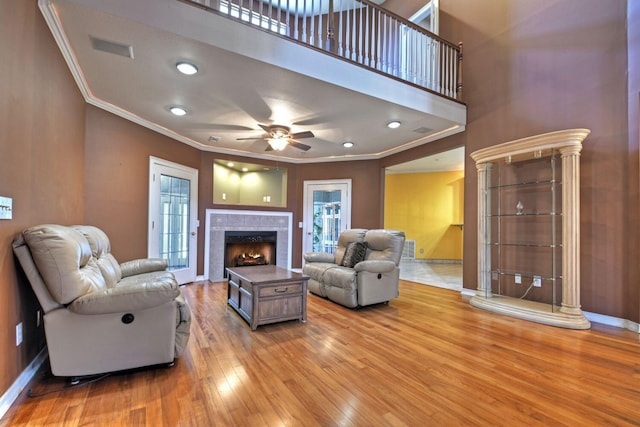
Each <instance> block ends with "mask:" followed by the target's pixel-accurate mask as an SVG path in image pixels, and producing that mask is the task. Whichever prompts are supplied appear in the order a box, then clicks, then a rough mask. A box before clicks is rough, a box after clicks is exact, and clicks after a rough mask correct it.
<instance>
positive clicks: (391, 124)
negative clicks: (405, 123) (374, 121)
mask: <svg viewBox="0 0 640 427" xmlns="http://www.w3.org/2000/svg"><path fill="white" fill-rule="evenodd" d="M401 124H402V123H400V122H399V121H398V120H393V121H391V122H389V123H387V127H388V128H389V129H397V128H399V127H400V125H401Z"/></svg>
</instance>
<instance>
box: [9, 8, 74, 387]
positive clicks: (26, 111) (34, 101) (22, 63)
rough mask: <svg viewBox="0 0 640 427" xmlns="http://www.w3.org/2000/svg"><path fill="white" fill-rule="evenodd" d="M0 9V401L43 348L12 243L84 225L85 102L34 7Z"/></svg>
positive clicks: (33, 301)
mask: <svg viewBox="0 0 640 427" xmlns="http://www.w3.org/2000/svg"><path fill="white" fill-rule="evenodd" d="M0 10H1V11H2V12H1V13H0V58H2V59H1V60H0V77H1V78H0V195H2V196H8V197H12V198H13V219H12V220H3V221H0V325H1V326H0V349H1V350H0V352H1V354H2V356H0V395H1V394H2V393H4V392H5V391H6V390H7V389H8V388H9V387H10V386H11V384H12V383H13V382H14V381H15V380H16V378H17V377H18V375H19V374H20V373H21V372H22V371H23V370H24V369H25V368H26V367H27V365H28V364H29V363H30V362H31V361H32V360H33V358H34V357H35V356H36V355H37V354H38V352H39V351H40V349H42V347H43V344H44V334H43V331H42V330H41V329H39V330H38V329H37V328H36V310H37V307H38V306H37V302H36V299H35V296H34V295H33V293H32V291H31V288H30V287H29V284H28V282H27V281H26V279H25V278H24V277H23V275H22V273H21V271H20V270H19V269H16V266H15V261H14V258H13V252H12V250H11V242H12V240H13V237H14V236H15V235H16V234H17V233H18V232H20V231H21V230H22V229H24V228H26V227H28V226H31V225H34V224H38V223H44V222H54V223H62V224H74V223H81V222H82V221H83V209H84V208H83V207H84V200H83V197H82V195H83V186H84V183H83V171H84V136H85V124H84V113H85V103H84V100H83V99H82V96H81V95H80V92H79V91H78V89H77V87H76V85H75V82H74V81H73V78H72V77H71V73H69V70H68V68H67V66H66V64H65V63H64V60H63V59H62V55H61V54H60V51H59V50H58V48H57V46H56V44H55V42H54V40H53V38H52V37H51V33H50V32H49V30H48V29H47V27H46V24H45V23H44V20H43V18H42V15H41V14H40V12H39V11H38V9H37V5H36V2H35V1H29V2H27V1H13V0H0ZM18 322H22V323H23V337H24V341H23V344H22V345H21V346H20V347H16V345H15V327H16V324H18Z"/></svg>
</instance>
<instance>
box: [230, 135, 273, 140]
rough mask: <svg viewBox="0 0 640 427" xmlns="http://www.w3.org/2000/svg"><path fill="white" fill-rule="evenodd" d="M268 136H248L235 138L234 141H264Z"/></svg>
mask: <svg viewBox="0 0 640 427" xmlns="http://www.w3.org/2000/svg"><path fill="white" fill-rule="evenodd" d="M267 136H268V135H261V136H250V137H248V138H236V141H249V140H252V139H266V138H267Z"/></svg>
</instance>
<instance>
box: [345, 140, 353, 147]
mask: <svg viewBox="0 0 640 427" xmlns="http://www.w3.org/2000/svg"><path fill="white" fill-rule="evenodd" d="M342 146H343V147H344V148H351V147H353V142H351V141H345V142H343V143H342Z"/></svg>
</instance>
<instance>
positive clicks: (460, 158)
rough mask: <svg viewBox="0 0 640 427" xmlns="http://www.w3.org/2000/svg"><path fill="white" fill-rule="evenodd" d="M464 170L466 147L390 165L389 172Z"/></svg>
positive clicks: (387, 169)
mask: <svg viewBox="0 0 640 427" xmlns="http://www.w3.org/2000/svg"><path fill="white" fill-rule="evenodd" d="M463 170H464V147H458V148H454V149H453V150H449V151H445V152H442V153H438V154H434V155H432V156H427V157H423V158H421V159H416V160H412V161H410V162H406V163H400V164H397V165H393V166H389V167H387V168H386V171H387V173H414V172H448V171H463Z"/></svg>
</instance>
